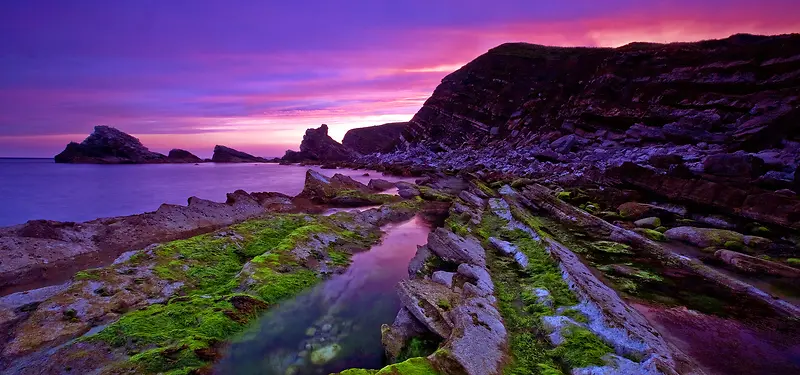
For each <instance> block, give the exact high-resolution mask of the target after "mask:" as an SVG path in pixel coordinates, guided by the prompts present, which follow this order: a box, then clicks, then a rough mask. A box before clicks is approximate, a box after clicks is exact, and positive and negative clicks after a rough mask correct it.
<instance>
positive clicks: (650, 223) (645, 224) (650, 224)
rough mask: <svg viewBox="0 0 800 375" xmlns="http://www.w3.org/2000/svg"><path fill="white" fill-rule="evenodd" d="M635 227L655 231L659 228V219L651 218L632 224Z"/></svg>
mask: <svg viewBox="0 0 800 375" xmlns="http://www.w3.org/2000/svg"><path fill="white" fill-rule="evenodd" d="M633 224H635V225H636V226H637V227H640V228H649V229H655V228H658V227H660V226H661V219H659V218H657V217H654V216H651V217H646V218H644V219H639V220H636V221H634V222H633Z"/></svg>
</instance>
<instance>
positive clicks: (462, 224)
mask: <svg viewBox="0 0 800 375" xmlns="http://www.w3.org/2000/svg"><path fill="white" fill-rule="evenodd" d="M468 220H469V219H466V220H465V219H464V218H461V217H458V216H455V215H450V217H448V218H447V219H446V220H445V221H444V223H445V225H447V227H448V228H450V230H451V231H453V233H455V234H457V235H459V236H467V235H469V227H468V225H467V224H466V222H467V221H468Z"/></svg>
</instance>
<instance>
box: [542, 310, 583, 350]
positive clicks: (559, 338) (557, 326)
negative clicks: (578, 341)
mask: <svg viewBox="0 0 800 375" xmlns="http://www.w3.org/2000/svg"><path fill="white" fill-rule="evenodd" d="M542 327H543V328H544V330H545V331H547V332H548V335H547V338H548V340H550V343H551V344H553V345H554V346H558V345H561V344H563V343H564V334H563V332H564V330H565V329H567V328H570V327H583V325H582V324H581V323H578V322H576V321H574V320H572V318H569V317H566V316H563V315H555V316H543V317H542Z"/></svg>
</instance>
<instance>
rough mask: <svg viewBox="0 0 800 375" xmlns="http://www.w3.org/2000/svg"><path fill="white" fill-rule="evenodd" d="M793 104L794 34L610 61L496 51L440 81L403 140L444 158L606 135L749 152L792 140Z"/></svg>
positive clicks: (622, 53)
mask: <svg viewBox="0 0 800 375" xmlns="http://www.w3.org/2000/svg"><path fill="white" fill-rule="evenodd" d="M799 94H800V35H797V34H794V35H784V36H774V37H762V36H751V35H735V36H732V37H730V38H727V39H724V40H714V41H704V42H697V43H678V44H668V45H659V44H647V43H636V44H631V45H627V46H623V47H620V48H616V49H610V48H560V47H544V46H538V45H531V44H523V43H513V44H504V45H501V46H499V47H497V48H494V49H492V50H490V51H489V52H487V53H486V54H484V55H482V56H480V57H478V58H477V59H475V60H474V61H472V62H470V63H469V64H467V65H466V66H464V67H463V68H461V69H459V70H458V71H456V72H454V73H452V74H450V75H448V76H447V77H445V78H444V79H443V80H442V83H441V84H440V85H439V86H438V87H437V88H436V90H435V92H434V93H433V95H432V96H431V97H430V98H429V99H428V100H427V101H426V102H425V104H424V106H423V107H422V109H421V110H420V111H419V112H418V113H417V114H416V115H415V116H414V118H413V119H412V120H411V122H410V124H409V126H408V128H407V132H406V138H407V139H408V140H409V141H411V142H423V143H428V144H440V145H441V146H444V147H446V148H455V147H459V146H462V145H484V144H486V143H487V142H491V141H497V140H504V141H505V142H508V143H511V144H513V145H530V144H535V143H539V142H541V141H542V140H543V137H542V135H544V134H546V133H548V132H552V131H560V132H561V134H556V135H551V136H553V137H557V136H561V135H565V134H573V133H574V134H576V135H578V136H583V135H585V134H587V133H596V132H606V133H603V134H602V138H603V139H611V140H618V141H622V140H625V139H629V140H630V141H629V142H631V143H633V142H639V141H641V142H656V143H663V142H674V143H677V144H689V143H697V142H707V143H714V144H725V145H730V146H734V147H740V148H743V149H746V150H758V149H762V148H767V147H771V146H776V145H778V144H779V143H780V141H781V140H782V139H793V140H797V139H800V130H799V129H800V108H798V95H799ZM614 137H615V138H614ZM544 139H547V140H549V141H552V140H553V139H549V138H547V137H545V138H544Z"/></svg>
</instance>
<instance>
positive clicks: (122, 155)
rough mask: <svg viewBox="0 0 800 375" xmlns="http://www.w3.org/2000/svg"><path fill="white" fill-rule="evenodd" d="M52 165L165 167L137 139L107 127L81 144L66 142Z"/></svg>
mask: <svg viewBox="0 0 800 375" xmlns="http://www.w3.org/2000/svg"><path fill="white" fill-rule="evenodd" d="M54 159H55V161H56V163H93V164H142V163H166V162H168V160H167V157H166V156H164V155H162V154H159V153H156V152H152V151H150V150H149V149H148V148H147V147H145V146H144V145H142V142H141V141H139V139H137V138H135V137H133V136H131V135H129V134H127V133H124V132H122V131H119V130H117V129H115V128H112V127H110V126H103V125H101V126H95V127H94V131H93V132H92V134H90V135H89V136H88V137H87V138H86V139H84V140H83V142H81V143H76V142H70V143H69V144H68V145H67V147H66V148H65V149H64V151H62V152H61V153H60V154H58V155H56V156H55V157H54Z"/></svg>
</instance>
